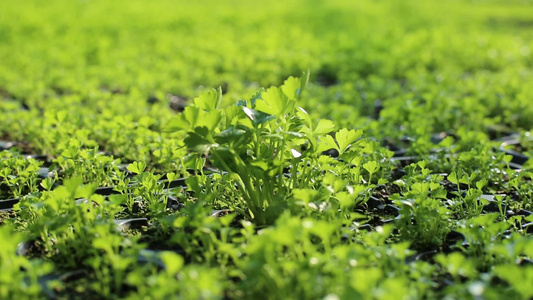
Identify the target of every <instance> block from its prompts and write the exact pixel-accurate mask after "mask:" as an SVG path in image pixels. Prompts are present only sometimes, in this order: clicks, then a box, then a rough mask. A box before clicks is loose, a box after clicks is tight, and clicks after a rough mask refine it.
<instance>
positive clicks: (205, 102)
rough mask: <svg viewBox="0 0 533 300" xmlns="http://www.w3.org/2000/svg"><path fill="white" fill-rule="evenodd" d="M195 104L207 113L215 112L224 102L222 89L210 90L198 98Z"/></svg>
mask: <svg viewBox="0 0 533 300" xmlns="http://www.w3.org/2000/svg"><path fill="white" fill-rule="evenodd" d="M193 102H194V105H196V106H198V107H199V108H201V109H203V110H205V111H211V110H215V109H217V108H219V107H220V102H222V88H221V87H218V89H210V90H208V91H206V92H205V93H203V94H202V95H200V96H198V97H196V98H195V99H194V100H193Z"/></svg>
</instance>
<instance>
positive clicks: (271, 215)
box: [167, 75, 362, 225]
mask: <svg viewBox="0 0 533 300" xmlns="http://www.w3.org/2000/svg"><path fill="white" fill-rule="evenodd" d="M307 80H308V75H306V76H304V77H303V78H302V79H298V78H294V77H290V78H289V79H287V80H286V81H285V83H284V84H283V85H282V86H281V87H280V88H277V87H271V88H269V89H267V90H260V91H259V92H257V93H256V94H255V95H254V96H253V97H252V98H251V99H250V100H248V101H239V102H237V103H236V104H235V105H232V106H228V107H226V108H220V103H221V101H222V95H221V91H220V89H219V90H211V91H209V92H206V93H205V94H203V95H202V96H200V97H198V98H196V99H195V100H194V101H193V104H192V105H190V106H188V107H187V108H185V110H184V112H183V113H182V114H180V115H179V116H178V117H177V118H175V119H174V120H172V121H171V122H170V123H169V124H168V126H167V130H169V131H173V130H174V131H175V130H185V131H186V132H187V138H185V141H184V142H185V145H186V146H187V149H189V151H190V152H191V153H192V154H194V155H196V158H197V159H200V160H201V158H202V157H203V156H207V157H208V160H209V162H210V163H211V164H213V166H215V167H217V168H218V169H219V170H220V171H223V172H227V176H226V178H229V179H230V184H235V185H236V186H237V187H238V189H239V196H240V197H242V199H243V200H244V202H245V203H246V210H245V211H243V213H245V214H246V215H249V216H250V218H252V219H254V221H255V222H256V223H257V224H262V225H265V224H271V223H272V222H273V221H274V220H275V219H276V218H277V216H279V215H280V214H281V212H283V211H284V210H285V209H293V204H291V203H289V202H288V201H287V199H290V195H291V190H292V189H293V188H294V187H296V184H298V183H300V186H299V187H300V188H305V185H304V186H302V185H301V184H302V183H304V182H307V183H308V184H309V185H312V183H310V181H309V177H308V176H309V174H312V173H308V172H306V168H305V166H308V165H309V166H313V165H315V164H316V162H317V160H318V158H319V156H320V155H321V153H322V152H323V151H325V150H328V149H331V148H333V149H337V150H338V151H339V153H340V155H341V157H342V156H343V155H344V154H345V153H348V152H349V151H350V149H352V148H355V147H352V146H353V145H355V144H357V141H358V139H359V138H360V137H361V134H362V132H361V131H356V130H347V129H342V130H340V131H339V132H337V133H336V134H335V137H336V141H335V140H334V139H333V137H332V136H330V135H328V134H327V133H329V132H331V131H332V130H333V129H334V127H333V124H332V123H331V122H328V121H321V122H319V123H318V125H317V126H316V127H313V125H312V122H311V119H310V118H309V116H308V114H307V113H306V112H305V110H303V109H302V108H298V107H296V100H297V99H298V98H299V97H300V95H301V93H302V91H303V89H304V87H305V85H306V84H307ZM300 166H304V167H302V168H300ZM287 171H288V172H289V173H290V174H291V176H290V177H289V176H287V174H286V173H285V172H287ZM306 178H307V179H306Z"/></svg>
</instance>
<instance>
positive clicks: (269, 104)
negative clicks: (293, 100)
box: [254, 87, 288, 116]
mask: <svg viewBox="0 0 533 300" xmlns="http://www.w3.org/2000/svg"><path fill="white" fill-rule="evenodd" d="M287 108H288V100H287V97H286V96H285V95H284V94H283V92H282V91H281V89H279V88H277V87H271V88H269V89H268V90H266V91H265V92H264V93H263V94H262V99H261V100H257V101H256V103H255V107H254V109H256V110H259V111H262V112H264V113H267V114H270V115H274V116H282V115H284V114H285V111H286V110H287Z"/></svg>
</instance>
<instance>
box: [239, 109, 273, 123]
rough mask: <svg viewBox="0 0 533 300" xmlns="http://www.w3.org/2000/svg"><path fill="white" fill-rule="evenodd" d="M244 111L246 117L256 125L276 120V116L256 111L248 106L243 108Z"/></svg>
mask: <svg viewBox="0 0 533 300" xmlns="http://www.w3.org/2000/svg"><path fill="white" fill-rule="evenodd" d="M242 110H243V111H244V113H245V114H246V116H248V118H250V120H252V122H253V123H254V124H263V123H266V122H268V121H271V120H274V119H275V118H276V116H273V115H271V114H268V113H265V112H262V111H258V110H254V109H251V108H248V107H246V106H243V107H242Z"/></svg>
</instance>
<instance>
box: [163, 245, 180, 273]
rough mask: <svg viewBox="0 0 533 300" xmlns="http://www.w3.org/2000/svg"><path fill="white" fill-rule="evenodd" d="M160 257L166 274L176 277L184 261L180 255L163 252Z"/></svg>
mask: <svg viewBox="0 0 533 300" xmlns="http://www.w3.org/2000/svg"><path fill="white" fill-rule="evenodd" d="M160 255H161V260H162V261H163V264H164V265H165V270H166V272H167V273H168V274H170V275H172V276H174V275H176V274H177V273H178V272H179V271H180V270H181V268H182V267H183V264H184V259H183V257H181V255H179V254H176V253H174V252H172V251H164V252H163V253H161V254H160Z"/></svg>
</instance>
